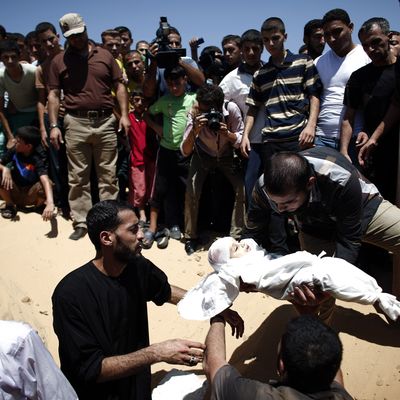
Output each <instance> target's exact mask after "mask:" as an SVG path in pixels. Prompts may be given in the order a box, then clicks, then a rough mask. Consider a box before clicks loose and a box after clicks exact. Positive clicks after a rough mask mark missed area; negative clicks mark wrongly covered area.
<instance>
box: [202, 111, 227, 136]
mask: <svg viewBox="0 0 400 400" xmlns="http://www.w3.org/2000/svg"><path fill="white" fill-rule="evenodd" d="M203 116H204V117H205V118H207V120H208V122H207V126H208V127H209V128H210V129H211V130H212V131H217V130H218V129H219V128H220V127H221V125H220V122H222V121H223V120H224V115H223V114H222V113H221V112H219V111H217V110H216V109H215V108H212V109H211V110H210V111H209V112H208V113H204V114H203Z"/></svg>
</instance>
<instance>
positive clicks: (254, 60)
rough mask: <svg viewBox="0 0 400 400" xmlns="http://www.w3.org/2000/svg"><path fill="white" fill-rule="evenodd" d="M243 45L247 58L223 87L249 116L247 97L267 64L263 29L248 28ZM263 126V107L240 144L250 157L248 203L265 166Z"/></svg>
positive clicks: (247, 186)
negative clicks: (264, 63)
mask: <svg viewBox="0 0 400 400" xmlns="http://www.w3.org/2000/svg"><path fill="white" fill-rule="evenodd" d="M240 49H241V53H242V58H243V61H242V63H241V64H240V65H239V67H238V68H236V69H234V70H233V71H231V72H229V74H227V75H226V76H225V77H224V79H223V80H222V81H221V83H220V87H221V88H222V90H223V91H224V95H225V99H226V100H228V101H233V102H235V103H236V104H237V105H238V106H239V108H240V111H241V112H242V116H243V118H245V117H246V115H247V111H248V108H249V106H248V105H246V99H247V96H248V94H249V91H250V86H251V82H252V80H253V75H254V73H255V72H256V71H258V70H259V69H260V68H261V66H262V65H263V62H262V61H261V54H262V51H263V42H262V37H261V33H260V32H259V31H257V30H255V29H249V30H247V31H246V32H244V33H243V35H242V36H241V38H240ZM263 128H264V111H263V110H262V109H261V108H260V110H259V111H258V114H257V117H256V120H255V123H254V126H253V128H252V130H251V131H250V132H249V136H244V137H243V138H242V142H241V144H240V150H241V152H242V154H243V155H244V156H245V157H248V158H249V161H248V163H247V166H246V172H245V178H244V184H245V189H246V199H247V204H249V203H250V198H251V193H252V191H253V187H254V184H255V182H256V181H257V178H258V177H259V176H260V175H261V174H262V170H263V161H262V156H263V149H262V137H261V130H262V129H263Z"/></svg>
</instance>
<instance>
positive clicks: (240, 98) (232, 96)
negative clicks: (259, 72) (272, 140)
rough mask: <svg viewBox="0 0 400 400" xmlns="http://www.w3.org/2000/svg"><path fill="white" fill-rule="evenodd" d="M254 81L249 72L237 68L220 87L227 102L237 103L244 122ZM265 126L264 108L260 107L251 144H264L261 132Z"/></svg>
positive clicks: (252, 132)
mask: <svg viewBox="0 0 400 400" xmlns="http://www.w3.org/2000/svg"><path fill="white" fill-rule="evenodd" d="M252 81H253V75H251V74H249V73H248V72H243V71H240V70H239V68H235V69H234V70H233V71H231V72H229V74H227V75H226V76H225V77H224V79H222V81H221V83H220V84H219V86H220V87H221V89H222V91H223V92H224V96H225V100H228V101H233V102H234V103H236V104H237V105H238V106H239V108H240V111H241V112H242V117H243V120H244V119H245V118H246V115H247V111H248V109H249V106H248V105H247V104H246V99H247V96H248V94H249V91H250V85H251V82H252ZM264 126H265V113H264V107H260V108H259V110H258V113H257V115H256V118H255V120H254V125H253V128H252V129H251V131H250V135H249V139H250V143H262V139H261V130H262V129H263V128H264Z"/></svg>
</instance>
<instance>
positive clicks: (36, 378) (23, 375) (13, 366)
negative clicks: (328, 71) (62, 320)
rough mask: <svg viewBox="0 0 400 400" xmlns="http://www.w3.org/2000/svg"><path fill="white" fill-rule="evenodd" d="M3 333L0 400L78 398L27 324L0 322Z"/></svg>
mask: <svg viewBox="0 0 400 400" xmlns="http://www.w3.org/2000/svg"><path fill="white" fill-rule="evenodd" d="M0 332H1V339H0V399H2V400H24V399H42V400H55V399H63V400H76V399H78V396H77V395H76V393H75V391H74V389H73V388H72V386H71V385H70V383H69V382H68V381H67V379H66V378H65V376H64V375H63V374H62V372H61V371H60V370H59V368H58V367H57V365H56V363H55V362H54V360H53V358H52V357H51V355H50V353H49V352H48V350H47V349H46V348H45V346H44V344H43V342H42V341H41V339H40V337H39V335H38V334H37V333H36V332H35V331H34V330H33V329H32V328H31V327H30V326H29V325H28V324H25V323H23V322H17V321H0Z"/></svg>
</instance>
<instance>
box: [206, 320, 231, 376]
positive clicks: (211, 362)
mask: <svg viewBox="0 0 400 400" xmlns="http://www.w3.org/2000/svg"><path fill="white" fill-rule="evenodd" d="M210 324H211V326H210V330H209V331H208V334H207V337H206V351H205V353H204V360H203V368H204V371H205V373H206V375H207V378H208V380H209V381H210V382H211V383H212V382H213V380H214V377H215V374H216V373H217V371H218V370H219V369H220V368H221V367H223V366H224V365H226V364H228V363H227V362H226V347H225V320H224V318H222V317H221V316H219V315H217V316H216V317H214V318H211V321H210Z"/></svg>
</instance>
